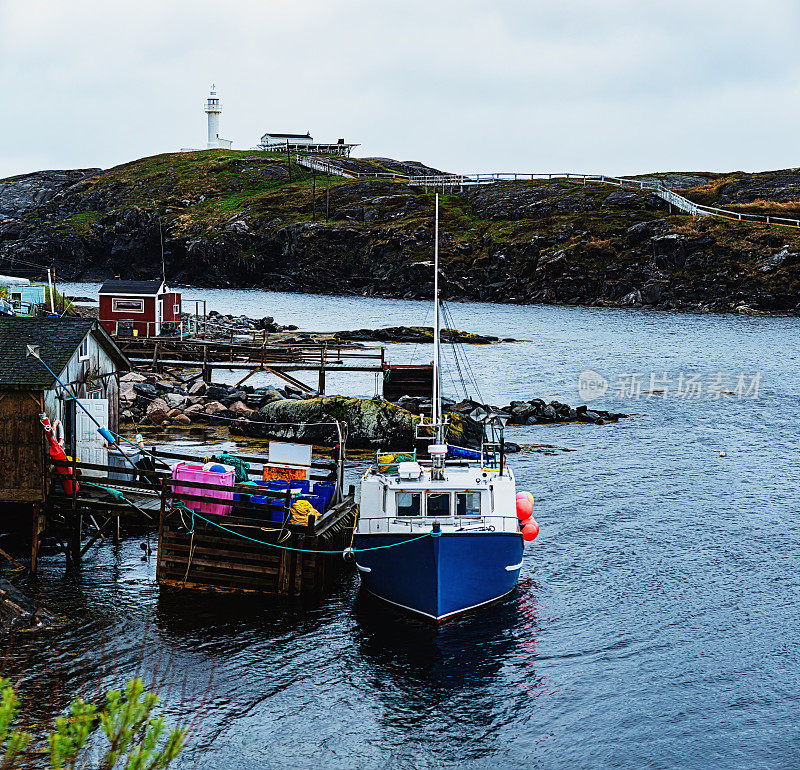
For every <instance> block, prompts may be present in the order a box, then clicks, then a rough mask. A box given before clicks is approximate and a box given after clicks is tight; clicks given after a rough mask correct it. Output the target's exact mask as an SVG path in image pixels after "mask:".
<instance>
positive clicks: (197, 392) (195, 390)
mask: <svg viewBox="0 0 800 770" xmlns="http://www.w3.org/2000/svg"><path fill="white" fill-rule="evenodd" d="M207 388H208V386H207V385H206V384H205V383H204V382H203V381H202V380H198V381H197V382H196V383H195V384H194V385H192V387H191V388H189V393H190V394H191V395H192V396H204V395H205V394H206V389H207Z"/></svg>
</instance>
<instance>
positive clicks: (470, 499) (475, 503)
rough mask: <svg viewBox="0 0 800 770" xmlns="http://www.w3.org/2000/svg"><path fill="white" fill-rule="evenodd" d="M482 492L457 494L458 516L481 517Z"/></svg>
mask: <svg viewBox="0 0 800 770" xmlns="http://www.w3.org/2000/svg"><path fill="white" fill-rule="evenodd" d="M480 515H481V493H480V492H456V516H480Z"/></svg>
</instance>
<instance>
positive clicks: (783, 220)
mask: <svg viewBox="0 0 800 770" xmlns="http://www.w3.org/2000/svg"><path fill="white" fill-rule="evenodd" d="M297 163H298V164H299V165H301V166H305V167H306V168H310V169H316V170H317V171H320V172H322V173H324V174H334V175H335V176H342V177H346V178H348V179H364V178H367V179H370V178H371V179H395V180H397V181H401V182H406V183H407V184H409V185H412V186H414V187H425V188H433V189H434V190H438V189H441V190H442V192H447V191H448V190H450V191H452V190H455V189H456V188H458V189H459V190H463V189H464V188H465V187H474V186H476V185H485V184H496V183H498V182H531V181H541V180H561V179H563V180H566V181H567V182H570V183H573V184H583V185H586V184H611V185H615V186H616V187H627V188H632V189H639V190H648V191H649V192H651V193H653V195H656V196H658V197H659V198H661V199H662V200H664V201H666V202H667V203H669V204H670V205H671V206H674V207H675V208H676V209H678V211H682V212H684V213H685V214H689V215H691V216H693V217H706V216H716V217H723V218H724V219H735V220H738V221H740V222H761V223H764V224H768V225H784V226H786V227H800V219H790V218H788V217H776V216H772V215H767V214H749V213H746V212H743V211H735V210H732V209H723V208H719V207H717V206H703V205H702V204H700V203H695V202H694V201H691V200H689V199H688V198H686V197H684V196H683V195H680V194H678V193H676V192H675V191H674V190H673V189H671V188H670V187H669V186H668V185H665V184H664V183H663V182H661V181H659V180H652V179H630V178H626V177H616V176H605V175H604V174H574V173H568V172H564V173H555V174H539V173H521V172H516V171H501V172H493V173H487V174H434V175H424V176H423V175H421V176H409V175H406V174H397V173H394V172H389V171H387V172H378V171H375V172H364V171H353V170H351V169H345V168H342V167H341V166H339V165H338V164H336V163H332V162H330V161H328V160H322V159H316V158H309V157H306V156H302V155H298V156H297Z"/></svg>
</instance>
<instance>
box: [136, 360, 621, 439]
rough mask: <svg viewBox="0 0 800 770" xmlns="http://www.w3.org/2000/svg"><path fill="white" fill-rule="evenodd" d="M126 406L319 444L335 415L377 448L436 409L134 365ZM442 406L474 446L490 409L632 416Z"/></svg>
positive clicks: (512, 417) (152, 418)
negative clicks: (171, 375)
mask: <svg viewBox="0 0 800 770" xmlns="http://www.w3.org/2000/svg"><path fill="white" fill-rule="evenodd" d="M120 408H121V414H120V421H121V423H122V424H123V425H125V426H127V427H129V428H130V427H137V428H138V427H140V426H160V427H167V426H170V427H174V428H191V427H192V426H197V425H214V426H223V427H227V428H228V430H229V431H230V433H231V434H232V435H235V436H237V435H238V436H249V437H252V438H272V439H291V440H297V441H310V442H313V443H319V444H332V443H336V442H337V441H338V438H337V436H338V434H337V431H336V427H335V424H334V423H335V422H336V421H340V422H344V423H346V424H347V426H348V430H349V435H348V445H350V446H353V447H355V448H368V447H373V448H374V447H380V446H382V445H386V444H391V443H395V444H397V445H399V446H407V445H412V444H413V443H414V426H415V425H416V423H417V422H418V421H419V415H420V414H430V400H426V399H422V398H413V397H409V396H403V397H402V398H400V399H398V400H397V402H396V403H391V402H389V401H384V400H383V399H377V398H376V399H366V398H354V397H347V396H316V397H311V398H309V397H308V396H306V395H304V394H301V393H300V392H299V391H297V390H295V389H293V388H291V387H288V386H287V387H285V388H275V387H272V386H269V385H267V386H263V387H258V388H255V387H252V386H248V385H242V386H240V387H238V388H237V387H235V386H233V385H224V384H220V383H213V384H210V385H206V384H205V383H204V382H202V381H201V380H199V379H197V380H196V381H194V382H191V383H183V382H177V381H174V380H167V379H163V378H159V377H157V376H156V375H146V374H142V373H138V372H129V373H128V374H125V375H123V377H122V378H121V381H120ZM444 410H445V413H446V414H447V415H448V417H449V419H450V423H451V433H450V435H449V436H448V440H449V441H450V442H451V443H454V444H459V445H463V446H468V447H470V446H471V447H475V446H479V444H480V437H481V430H482V429H481V425H482V422H483V421H484V420H485V419H487V418H492V417H498V418H501V419H502V420H503V421H504V422H505V423H506V424H508V425H542V424H556V423H564V422H579V423H589V424H594V425H604V424H606V423H608V422H616V421H617V420H619V419H621V418H623V417H627V415H625V414H615V413H611V412H605V411H596V410H590V409H588V408H587V407H586V406H578V407H570V406H569V405H567V404H561V403H559V402H557V401H551V402H550V403H549V404H548V403H546V402H545V401H544V400H542V399H531V400H530V401H512V402H511V403H510V404H507V405H505V406H503V407H497V406H493V405H490V404H480V403H478V402H476V401H471V400H468V399H465V400H462V401H459V402H454V401H452V400H451V399H445V400H444ZM514 449H515V445H513V444H511V443H509V451H513V450H514Z"/></svg>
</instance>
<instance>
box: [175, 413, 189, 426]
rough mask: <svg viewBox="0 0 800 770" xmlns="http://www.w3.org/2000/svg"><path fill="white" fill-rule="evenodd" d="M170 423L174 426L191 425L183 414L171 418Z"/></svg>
mask: <svg viewBox="0 0 800 770" xmlns="http://www.w3.org/2000/svg"><path fill="white" fill-rule="evenodd" d="M172 422H173V423H174V424H175V425H191V424H192V421H191V419H190V418H189V417H187V416H186V415H185V414H179V415H177V416H175V417H173V418H172Z"/></svg>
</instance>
